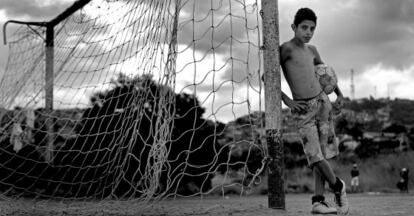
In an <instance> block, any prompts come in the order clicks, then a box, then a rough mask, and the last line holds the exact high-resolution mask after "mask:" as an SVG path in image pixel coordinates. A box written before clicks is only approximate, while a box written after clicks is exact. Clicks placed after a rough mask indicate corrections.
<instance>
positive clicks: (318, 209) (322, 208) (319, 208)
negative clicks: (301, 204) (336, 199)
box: [311, 201, 337, 214]
mask: <svg viewBox="0 0 414 216" xmlns="http://www.w3.org/2000/svg"><path fill="white" fill-rule="evenodd" d="M311 213H312V214H336V213H337V210H336V208H334V207H332V206H331V205H329V203H327V202H325V201H321V202H315V203H313V205H312V211H311Z"/></svg>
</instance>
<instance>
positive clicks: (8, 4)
mask: <svg viewBox="0 0 414 216" xmlns="http://www.w3.org/2000/svg"><path fill="white" fill-rule="evenodd" d="M74 1H75V0H65V1H63V0H60V1H41V0H19V1H14V0H1V1H0V11H3V12H4V13H5V15H6V16H8V17H28V18H34V19H39V20H38V21H44V20H41V19H46V18H50V17H52V16H57V15H58V14H59V11H64V10H65V9H66V8H67V7H68V6H69V5H70V4H71V3H73V2H74ZM28 21H29V20H28ZM30 21H35V20H30Z"/></svg>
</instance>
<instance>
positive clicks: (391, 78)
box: [355, 63, 414, 99]
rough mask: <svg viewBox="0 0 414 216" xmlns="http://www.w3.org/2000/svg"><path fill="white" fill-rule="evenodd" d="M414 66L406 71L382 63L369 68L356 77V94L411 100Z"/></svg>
mask: <svg viewBox="0 0 414 216" xmlns="http://www.w3.org/2000/svg"><path fill="white" fill-rule="evenodd" d="M413 83H414V65H412V66H411V67H408V68H404V69H396V68H390V67H387V66H384V65H383V64H381V63H378V64H376V65H373V66H370V67H368V68H367V69H366V70H365V71H364V73H362V74H361V75H359V76H356V77H355V86H356V89H355V90H356V93H357V94H358V95H360V96H364V97H369V96H370V95H371V96H376V97H378V98H385V97H388V96H390V97H391V98H410V99H414V95H413V90H414V88H413Z"/></svg>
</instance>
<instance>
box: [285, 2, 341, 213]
mask: <svg viewBox="0 0 414 216" xmlns="http://www.w3.org/2000/svg"><path fill="white" fill-rule="evenodd" d="M316 20H317V18H316V15H315V13H314V12H313V11H312V10H311V9H309V8H301V9H299V10H298V11H297V13H296V15H295V19H294V23H293V24H292V30H293V32H294V37H293V38H292V39H291V40H290V41H287V42H285V43H283V44H282V45H281V47H280V58H281V59H280V61H281V66H282V70H283V74H284V76H285V79H286V81H287V83H288V84H289V87H290V90H291V92H292V97H293V99H291V98H289V97H288V96H287V95H286V94H285V93H283V92H282V100H283V102H284V103H285V104H286V105H287V106H288V107H289V108H290V109H291V111H292V113H293V115H294V116H295V118H296V119H298V121H297V127H298V131H299V133H300V135H301V138H302V143H303V148H304V152H305V155H306V157H307V160H308V164H309V167H310V168H311V169H312V170H313V175H314V180H315V193H314V196H313V197H312V210H311V212H312V213H314V214H336V213H340V214H347V213H348V211H349V205H348V200H347V197H346V187H345V183H344V181H343V180H341V179H339V178H338V177H336V175H335V173H334V171H333V170H332V167H331V166H330V164H329V162H328V161H327V159H330V158H332V157H334V156H336V155H337V154H338V150H337V146H335V145H333V144H331V143H332V142H331V140H332V136H334V134H333V128H332V124H331V110H332V105H331V102H330V100H329V98H328V96H327V95H326V94H325V92H324V91H323V90H322V88H321V86H320V84H319V81H318V79H317V78H316V76H315V68H314V67H315V65H317V64H323V61H322V59H321V57H320V55H319V53H318V51H317V49H316V47H315V46H313V45H310V44H308V43H309V41H310V40H311V39H312V36H313V34H314V32H315V28H316ZM335 94H336V95H337V99H336V101H335V103H338V104H341V103H342V101H343V96H342V93H341V91H340V90H339V88H336V89H335ZM335 147H336V148H335ZM325 182H328V184H329V187H330V188H331V189H332V191H333V193H334V201H335V205H336V208H334V207H333V206H331V205H330V204H329V203H328V202H326V201H325V197H324V192H325Z"/></svg>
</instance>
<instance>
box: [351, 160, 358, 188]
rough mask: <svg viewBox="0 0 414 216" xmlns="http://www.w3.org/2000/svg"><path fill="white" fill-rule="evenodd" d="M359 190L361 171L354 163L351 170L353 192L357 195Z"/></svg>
mask: <svg viewBox="0 0 414 216" xmlns="http://www.w3.org/2000/svg"><path fill="white" fill-rule="evenodd" d="M358 190H359V170H358V165H357V164H356V163H354V165H353V167H352V170H351V192H353V193H356V192H358Z"/></svg>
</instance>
